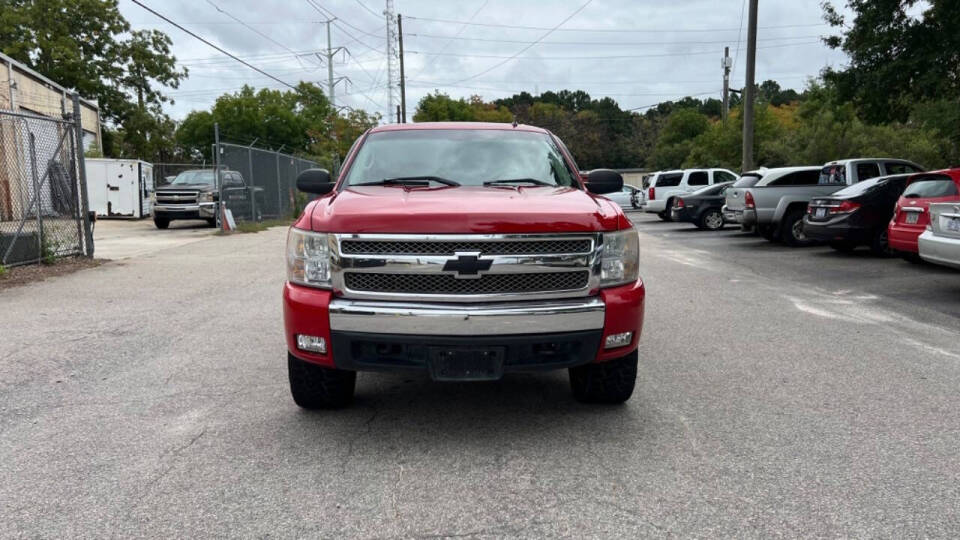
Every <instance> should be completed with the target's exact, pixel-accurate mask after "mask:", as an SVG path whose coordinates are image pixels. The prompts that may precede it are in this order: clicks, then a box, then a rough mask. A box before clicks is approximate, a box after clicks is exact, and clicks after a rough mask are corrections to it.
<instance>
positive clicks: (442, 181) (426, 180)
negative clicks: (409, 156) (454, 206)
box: [351, 176, 460, 186]
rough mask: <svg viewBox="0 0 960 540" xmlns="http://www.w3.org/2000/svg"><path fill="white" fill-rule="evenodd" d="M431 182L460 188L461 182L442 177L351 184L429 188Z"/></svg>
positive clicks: (414, 177) (411, 177) (412, 177)
mask: <svg viewBox="0 0 960 540" xmlns="http://www.w3.org/2000/svg"><path fill="white" fill-rule="evenodd" d="M430 182H436V183H438V184H443V185H445V186H459V185H460V182H455V181H453V180H449V179H447V178H442V177H440V176H398V177H396V178H384V179H383V180H375V181H373V182H361V183H359V184H351V185H354V186H428V185H430Z"/></svg>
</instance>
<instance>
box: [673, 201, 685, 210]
mask: <svg viewBox="0 0 960 540" xmlns="http://www.w3.org/2000/svg"><path fill="white" fill-rule="evenodd" d="M674 206H676V207H677V208H683V206H684V205H683V199H677V204H676V205H674Z"/></svg>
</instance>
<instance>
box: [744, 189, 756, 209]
mask: <svg viewBox="0 0 960 540" xmlns="http://www.w3.org/2000/svg"><path fill="white" fill-rule="evenodd" d="M743 206H744V207H745V208H756V207H757V203H755V202H753V193H750V192H749V191H748V192H747V193H746V195H744V196H743Z"/></svg>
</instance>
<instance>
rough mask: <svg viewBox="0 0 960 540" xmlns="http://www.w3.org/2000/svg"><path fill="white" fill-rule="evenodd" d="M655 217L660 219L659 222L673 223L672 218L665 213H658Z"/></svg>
mask: <svg viewBox="0 0 960 540" xmlns="http://www.w3.org/2000/svg"><path fill="white" fill-rule="evenodd" d="M657 217H658V218H660V220H661V221H673V218H671V217H670V214H667V213H666V212H658V213H657Z"/></svg>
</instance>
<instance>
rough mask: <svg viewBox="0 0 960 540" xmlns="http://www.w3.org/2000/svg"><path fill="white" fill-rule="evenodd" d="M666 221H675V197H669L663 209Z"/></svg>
mask: <svg viewBox="0 0 960 540" xmlns="http://www.w3.org/2000/svg"><path fill="white" fill-rule="evenodd" d="M663 216H664V217H663V218H661V219H663V220H664V221H673V199H672V198H671V199H667V206H666V207H665V208H664V209H663Z"/></svg>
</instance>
